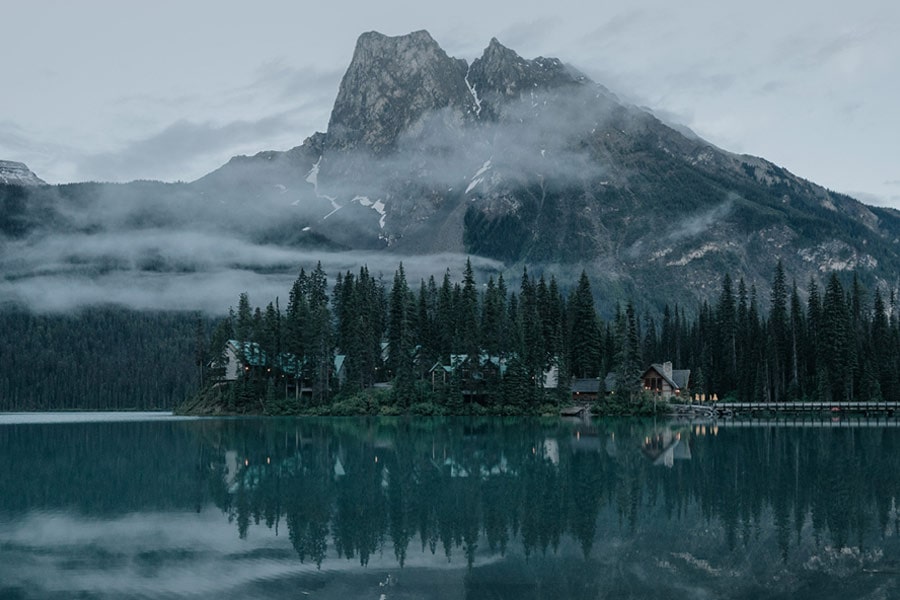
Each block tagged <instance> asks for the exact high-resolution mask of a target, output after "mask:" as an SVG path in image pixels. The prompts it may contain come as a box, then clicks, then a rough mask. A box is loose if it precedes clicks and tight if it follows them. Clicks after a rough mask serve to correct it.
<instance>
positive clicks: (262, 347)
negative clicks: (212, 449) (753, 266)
mask: <svg viewBox="0 0 900 600" xmlns="http://www.w3.org/2000/svg"><path fill="white" fill-rule="evenodd" d="M594 301H595V298H594V293H593V292H592V289H591V282H590V279H589V277H588V276H587V275H586V274H585V273H582V275H581V277H580V279H579V281H578V283H577V285H575V286H574V288H573V289H571V290H568V291H566V290H563V289H562V288H561V287H560V285H559V284H558V282H557V281H556V279H555V278H554V277H553V276H552V275H551V276H550V278H549V280H548V279H546V278H545V276H544V275H540V276H537V277H535V276H534V275H532V274H530V273H529V272H528V271H527V270H524V271H523V273H522V276H521V278H520V280H519V282H518V285H517V286H515V287H514V288H511V287H510V286H509V284H508V283H507V282H506V280H505V279H504V278H503V276H502V275H500V276H498V277H497V278H496V279H494V278H493V276H492V277H490V278H489V279H488V281H487V282H485V283H483V284H481V285H480V286H479V285H478V284H477V283H476V281H475V277H474V273H473V269H472V266H471V263H470V262H467V264H466V266H465V268H464V270H463V276H462V279H461V281H453V280H452V279H451V276H450V272H449V270H448V271H447V272H445V273H444V275H443V277H442V278H441V279H436V278H434V277H433V276H432V277H429V278H428V280H421V281H419V282H418V284H414V285H412V286H411V285H410V283H409V282H408V281H407V279H406V275H405V272H404V269H403V265H402V264H401V265H400V266H399V268H398V269H397V270H396V272H395V274H394V277H393V281H392V282H391V283H390V284H386V283H384V282H382V281H381V280H380V279H378V278H375V277H373V276H372V275H371V274H370V273H369V272H368V270H367V268H366V267H362V268H361V269H360V270H359V272H358V273H353V272H349V271H348V272H346V273H341V274H338V275H337V277H336V278H335V280H334V284H333V286H331V285H330V283H329V281H328V278H327V276H326V274H325V273H324V271H323V270H322V268H321V265H320V266H318V267H317V268H316V269H315V270H313V271H312V272H309V273H307V272H305V271H301V272H300V274H299V276H298V278H297V279H296V281H295V282H294V284H293V286H292V289H291V290H290V294H289V297H288V303H287V306H286V307H285V308H284V309H282V308H281V306H280V304H279V301H278V300H277V299H276V300H275V301H274V302H270V303H268V304H267V305H266V306H265V307H256V308H253V307H252V305H251V303H250V299H249V296H248V295H247V294H246V293H245V294H241V296H240V298H239V301H238V308H237V310H236V311H234V310H232V311H231V314H230V315H229V317H228V318H226V319H224V320H223V321H221V322H220V323H219V324H218V326H217V327H216V329H215V331H214V332H213V334H212V336H211V342H210V345H209V350H208V355H206V356H204V357H203V360H202V361H199V362H200V363H201V364H204V365H210V366H211V368H210V369H209V372H208V373H207V374H205V375H204V377H205V379H206V381H207V385H206V386H205V389H204V391H203V393H201V394H200V396H199V397H198V398H196V399H194V401H193V402H192V403H188V405H186V406H187V408H186V410H188V411H189V412H191V411H194V412H210V411H212V412H237V413H244V412H251V413H268V414H281V413H297V412H313V413H319V414H358V413H369V414H378V413H380V414H397V413H405V412H412V413H415V414H469V413H475V414H523V413H524V414H532V413H542V412H544V413H546V412H550V411H551V410H553V409H554V407H558V406H559V405H561V404H564V403H568V402H570V401H571V398H572V395H571V391H570V390H571V382H572V381H573V380H574V379H596V380H598V382H599V386H598V387H599V391H600V399H601V402H599V403H598V404H599V405H600V406H601V407H602V406H603V405H609V404H613V403H615V404H616V406H617V410H618V411H619V412H621V411H623V410H624V411H625V412H635V411H636V410H637V411H638V412H640V411H639V410H638V409H641V410H644V409H647V407H648V406H649V407H652V406H654V405H653V404H652V402H649V399H648V397H647V394H646V393H645V392H644V391H643V390H642V382H641V376H642V374H643V373H644V371H645V370H646V368H647V367H648V366H649V365H651V364H653V363H662V362H666V361H670V362H672V363H673V364H674V366H675V368H677V369H690V370H691V380H690V389H689V390H687V393H689V394H691V395H692V396H693V395H696V394H702V395H704V397H706V398H713V397H714V398H716V399H718V400H723V401H727V400H742V401H769V402H786V401H796V400H816V401H823V402H837V401H855V400H870V401H878V400H882V399H885V398H888V399H891V398H896V397H897V393H898V391H900V378H898V373H900V322H898V318H897V317H898V315H897V306H896V303H897V299H896V297H895V296H894V294H893V292H889V293H888V294H887V297H885V295H884V294H883V292H882V290H881V289H878V288H876V289H874V290H868V289H866V288H865V287H864V286H863V284H862V283H861V282H860V279H859V277H858V276H857V275H856V274H855V273H840V274H839V273H832V274H830V275H829V276H828V277H827V279H825V280H824V281H823V282H819V281H816V280H815V279H811V280H810V281H808V282H806V285H805V287H804V288H803V289H802V290H801V288H800V286H799V285H798V283H797V282H796V281H791V282H789V281H788V277H787V275H786V273H785V271H784V269H783V267H782V264H781V263H780V262H779V263H778V264H777V265H775V267H774V270H773V274H772V280H771V286H770V293H769V294H768V297H766V298H760V297H759V294H758V293H757V291H756V288H755V286H753V285H750V286H749V287H748V286H747V284H746V283H745V281H743V279H739V280H738V281H737V283H735V282H734V280H733V279H732V277H731V276H730V275H729V274H725V275H724V276H723V277H722V280H721V283H720V290H719V292H718V294H716V297H715V298H714V299H713V301H711V302H704V303H703V304H702V305H701V306H699V307H695V308H694V310H693V311H691V312H690V313H689V312H688V310H686V309H685V307H683V306H681V305H679V304H678V303H677V302H673V303H672V304H667V305H666V306H665V308H664V309H663V311H662V314H661V315H655V316H654V315H653V314H651V313H650V312H649V311H646V310H645V311H643V312H642V311H640V310H639V309H638V308H637V307H636V306H635V305H634V303H633V302H628V303H626V304H625V305H624V306H622V305H618V306H617V308H616V311H615V314H614V316H613V317H612V318H611V319H608V320H604V319H601V318H600V316H599V315H598V313H597V311H596V310H595V307H594ZM228 340H234V341H235V342H236V343H237V346H236V347H237V348H238V354H239V355H243V354H245V353H252V354H253V357H249V356H237V357H236V358H237V360H238V361H240V363H241V364H242V365H247V366H246V367H245V369H244V370H242V371H241V372H240V374H239V375H238V377H237V380H236V381H234V382H233V383H232V382H230V383H229V384H223V382H222V381H221V380H222V373H223V371H224V362H225V361H226V360H227V358H226V354H225V345H226V343H227V341H228ZM241 349H243V350H241ZM336 353H338V354H340V355H341V357H342V361H341V362H340V364H338V361H335V354H336ZM251 366H252V368H251ZM339 371H340V372H339ZM549 371H556V372H558V376H557V377H556V381H554V382H553V383H554V384H555V385H554V384H550V383H549V382H548V378H547V373H548V372H549ZM288 381H295V382H300V381H302V382H303V383H302V384H300V383H297V385H296V386H295V387H293V388H292V387H290V386H289V385H287V382H288ZM301 387H302V390H303V393H300V389H301ZM292 389H293V391H291V390H292ZM604 391H606V392H612V393H611V394H609V395H606V394H604Z"/></svg>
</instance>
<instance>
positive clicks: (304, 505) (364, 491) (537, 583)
mask: <svg viewBox="0 0 900 600" xmlns="http://www.w3.org/2000/svg"><path fill="white" fill-rule="evenodd" d="M897 425H898V422H897V421H884V420H882V421H867V420H847V421H832V420H820V421H799V422H794V423H787V422H783V421H782V422H772V423H766V422H741V421H738V422H719V423H717V424H716V423H711V422H710V423H679V422H667V421H652V420H651V421H646V420H603V421H592V422H582V421H577V420H573V421H561V420H558V419H553V420H539V419H509V420H501V419H463V418H459V419H423V418H415V419H403V418H393V419H385V418H382V419H375V418H347V419H337V418H333V419H264V418H253V419H174V418H168V417H164V416H160V415H158V414H136V415H121V414H118V415H116V414H106V415H104V414H99V415H84V414H75V415H71V414H70V415H52V414H51V415H39V416H34V415H0V459H2V463H0V598H2V599H4V600H6V599H31V598H59V599H64V598H65V599H68V598H117V599H118V598H215V599H217V600H226V599H232V598H234V599H238V598H240V599H253V598H335V599H341V600H350V599H355V598H364V599H372V600H395V599H401V598H460V599H462V598H468V599H507V598H509V599H526V600H527V599H539V598H552V599H554V600H561V599H564V598H654V599H660V598H746V599H751V598H785V599H788V598H791V599H806V598H809V599H817V600H818V599H822V598H841V599H846V598H872V599H888V598H897V597H900V520H898V503H897V499H898V493H900V428H898V427H897Z"/></svg>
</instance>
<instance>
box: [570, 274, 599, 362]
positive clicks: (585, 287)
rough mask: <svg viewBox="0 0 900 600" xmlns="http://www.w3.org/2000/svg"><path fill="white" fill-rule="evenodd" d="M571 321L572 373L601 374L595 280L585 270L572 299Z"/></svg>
mask: <svg viewBox="0 0 900 600" xmlns="http://www.w3.org/2000/svg"><path fill="white" fill-rule="evenodd" d="M569 306H570V307H571V308H570V311H569V315H570V319H571V321H572V322H571V325H570V327H569V339H570V340H571V349H572V350H571V354H572V358H571V361H570V365H571V370H572V373H574V375H575V377H579V378H585V377H597V376H598V375H600V372H599V371H600V363H601V357H600V343H601V336H600V327H599V323H598V321H597V312H596V310H595V309H594V295H593V293H592V292H591V282H590V280H589V279H588V276H587V273H586V272H585V271H582V272H581V277H580V278H579V279H578V286H577V287H576V288H575V291H574V293H573V294H572V298H571V300H570V301H569Z"/></svg>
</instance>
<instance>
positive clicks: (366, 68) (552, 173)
mask: <svg viewBox="0 0 900 600" xmlns="http://www.w3.org/2000/svg"><path fill="white" fill-rule="evenodd" d="M18 183H23V182H21V181H20V182H18ZM0 203H2V206H3V207H4V210H3V213H2V215H0V232H2V233H5V235H6V236H7V237H8V238H10V239H12V238H15V239H27V240H36V239H40V236H41V235H45V236H50V235H51V234H53V232H58V231H68V232H78V233H79V234H82V235H85V236H89V235H93V234H95V233H97V232H106V233H109V232H120V231H131V230H141V231H143V230H147V229H152V230H153V231H157V230H166V231H169V230H171V229H179V228H181V229H189V230H190V231H192V232H195V231H202V232H204V234H207V233H209V232H213V231H214V232H216V234H217V235H227V236H231V237H233V238H235V239H240V240H244V241H247V242H248V243H252V244H262V245H265V246H266V248H268V249H271V248H274V247H277V248H305V249H312V250H314V251H319V252H320V251H326V250H362V251H373V250H374V251H382V252H387V253H396V254H398V255H423V254H433V253H438V252H458V253H463V252H464V253H469V254H473V255H478V256H482V257H486V258H488V259H494V260H497V261H502V263H503V264H504V265H505V268H506V269H507V270H508V271H511V272H519V271H521V268H522V266H523V265H528V266H529V268H535V267H536V268H538V269H547V270H550V271H552V272H554V273H556V274H557V276H558V277H560V278H561V279H563V280H566V279H568V278H569V277H572V278H574V277H576V276H577V274H578V273H580V271H581V269H582V268H585V269H587V270H588V272H589V273H590V274H591V275H592V279H593V280H594V281H596V282H597V283H598V287H599V289H598V290H597V291H598V292H599V295H600V296H601V298H602V299H603V300H605V301H606V302H607V306H609V305H610V304H611V303H613V302H614V301H616V300H618V299H621V298H624V297H626V296H629V295H630V296H632V297H635V298H636V299H639V300H646V301H648V302H650V303H660V302H664V301H671V300H672V299H679V298H682V297H684V298H710V297H712V296H713V295H714V294H715V293H716V291H717V288H718V282H719V280H720V278H721V275H722V273H723V272H725V271H729V272H731V273H732V274H733V275H741V276H743V277H745V278H746V279H747V280H748V284H749V283H755V284H757V285H758V286H759V288H760V292H761V293H764V292H765V289H766V286H767V283H766V282H767V281H768V280H769V279H770V277H771V273H772V269H773V268H774V263H775V261H776V260H778V259H780V260H782V261H783V262H784V266H785V269H786V270H787V272H788V273H790V274H793V275H794V276H795V277H796V278H797V279H798V281H799V282H800V283H801V285H805V281H806V280H807V279H808V278H809V277H810V276H813V275H821V274H823V273H825V272H827V271H831V270H849V269H859V270H860V272H861V274H862V276H863V279H864V281H866V282H867V283H869V284H872V283H876V282H880V283H881V284H888V285H889V286H890V287H891V288H895V287H896V286H897V284H898V281H897V273H898V272H900V254H898V249H900V213H898V212H897V211H894V210H891V209H884V208H874V207H869V206H865V205H863V204H861V203H860V202H857V201H856V200H854V199H852V198H849V197H847V196H844V195H841V194H836V193H834V192H831V191H828V190H826V189H824V188H822V187H820V186H817V185H815V184H813V183H811V182H809V181H806V180H804V179H801V178H799V177H796V176H795V175H793V174H791V173H789V172H788V171H786V170H785V169H783V168H781V167H778V166H777V165H774V164H772V163H770V162H768V161H766V160H764V159H761V158H756V157H751V156H744V155H736V154H732V153H729V152H727V151H724V150H722V149H720V148H717V147H715V146H714V145H712V144H709V143H708V142H706V141H704V140H702V139H700V138H698V137H697V136H694V135H685V134H684V133H682V132H681V131H678V130H676V129H675V128H673V127H670V126H668V125H666V124H664V123H663V122H661V121H660V120H658V119H657V118H656V117H654V116H653V115H652V114H650V113H649V112H647V111H645V110H643V109H640V108H638V107H635V106H632V105H629V104H626V103H624V102H622V101H620V100H619V99H618V98H617V97H616V96H615V95H614V94H613V93H612V92H610V91H609V90H607V89H606V88H604V87H603V86H602V85H600V84H598V83H596V82H593V81H591V80H590V79H588V78H587V77H585V76H584V75H583V74H582V73H580V72H578V71H576V70H575V69H573V68H572V67H569V66H567V65H565V64H563V63H562V62H561V61H559V60H558V59H554V58H543V57H539V58H535V59H532V60H528V59H524V58H522V57H520V56H519V55H518V54H516V53H515V52H514V51H513V50H511V49H509V48H506V47H504V46H503V45H502V44H501V43H500V42H499V41H497V40H496V39H493V40H491V42H490V43H489V45H488V46H487V48H486V49H485V51H484V52H483V54H482V56H480V57H479V58H477V59H476V60H474V61H473V62H472V63H471V64H468V63H467V62H466V61H464V60H460V59H456V58H453V57H450V56H448V55H447V54H446V52H444V51H443V50H442V49H441V48H440V46H439V45H438V44H437V42H435V41H434V39H432V38H431V36H430V35H429V34H428V33H427V32H425V31H417V32H414V33H411V34H409V35H405V36H397V37H388V36H384V35H382V34H379V33H376V32H369V33H365V34H363V35H362V36H360V38H359V41H358V43H357V46H356V49H355V51H354V55H353V58H352V60H351V63H350V65H349V66H348V69H347V72H346V74H345V76H344V78H343V80H342V82H341V84H340V89H339V90H338V93H337V98H336V100H335V104H334V108H333V110H332V113H331V118H330V121H329V126H328V130H327V131H326V132H324V133H316V134H314V135H312V136H310V137H309V138H307V139H306V140H305V141H304V142H303V143H302V144H301V145H300V146H298V147H296V148H294V149H292V150H289V151H287V152H261V153H259V154H257V155H255V156H252V157H236V158H234V159H232V160H231V161H229V163H228V164H226V165H224V166H222V167H221V168H220V169H218V170H216V171H214V172H213V173H210V174H209V175H207V176H205V177H203V178H201V179H199V180H197V181H195V182H192V183H190V184H159V183H152V182H136V183H133V184H127V185H104V184H75V185H70V186H58V187H40V188H24V187H22V186H21V185H11V186H2V185H0ZM48 239H49V238H48ZM0 242H2V241H0ZM29 243H37V242H29ZM267 251H268V250H267ZM157 252H158V251H157ZM163 254H165V253H164V252H163ZM399 259H400V258H399V257H398V258H397V260H399ZM66 260H69V259H66ZM72 260H73V261H76V262H77V261H80V260H82V259H81V258H79V257H76V259H72ZM230 260H231V259H230ZM279 260H280V261H281V262H278V264H284V263H286V262H287V259H279ZM362 260H365V259H362V258H360V255H354V258H353V259H352V260H348V261H345V262H350V263H353V262H356V263H358V262H360V261H362ZM193 262H194V258H193V256H187V257H186V258H185V257H181V258H178V259H177V260H173V261H171V264H169V263H166V262H165V261H163V262H162V264H161V263H160V261H158V260H151V261H149V264H151V265H152V266H153V268H154V269H167V268H171V269H182V270H184V269H190V268H197V267H195V266H192V265H193ZM108 263H110V261H109V260H107V262H106V263H104V264H105V265H106V267H104V268H107V267H108V266H109V264H108ZM185 263H190V264H189V265H186V264H185ZM79 264H80V263H79ZM112 264H114V265H115V264H118V263H116V262H115V260H112ZM135 264H139V265H142V264H145V262H144V261H142V260H137V259H136V260H135ZM228 264H229V266H231V265H235V264H237V265H243V264H244V262H243V261H241V260H239V259H233V260H231V262H229V263H228ZM267 264H268V263H267ZM229 268H230V267H229ZM267 268H269V267H267Z"/></svg>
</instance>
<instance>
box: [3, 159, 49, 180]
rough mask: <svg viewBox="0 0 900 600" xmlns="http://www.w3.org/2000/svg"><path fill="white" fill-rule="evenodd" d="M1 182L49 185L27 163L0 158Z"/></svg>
mask: <svg viewBox="0 0 900 600" xmlns="http://www.w3.org/2000/svg"><path fill="white" fill-rule="evenodd" d="M0 183H6V184H12V185H47V182H46V181H44V180H43V179H41V178H40V177H38V176H37V175H35V174H34V173H33V172H32V171H31V169H29V168H28V167H27V166H26V165H25V163H20V162H14V161H11V160H0Z"/></svg>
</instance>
